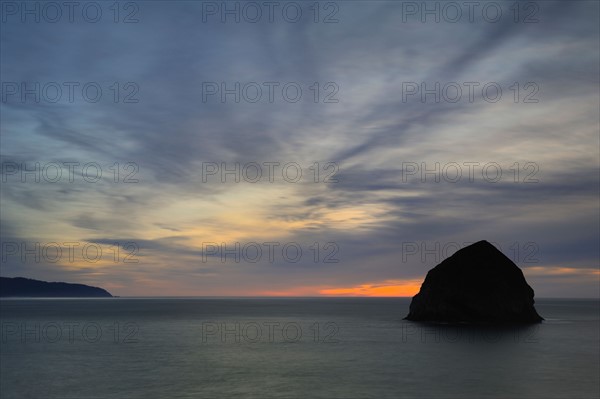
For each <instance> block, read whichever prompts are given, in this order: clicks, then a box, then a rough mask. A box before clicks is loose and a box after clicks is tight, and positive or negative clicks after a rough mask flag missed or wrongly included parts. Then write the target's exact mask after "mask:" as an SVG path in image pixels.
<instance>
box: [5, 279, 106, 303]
mask: <svg viewBox="0 0 600 399" xmlns="http://www.w3.org/2000/svg"><path fill="white" fill-rule="evenodd" d="M0 297H37V298H40V297H47V298H48V297H52V298H103V297H106V298H110V297H112V295H111V294H110V293H109V292H108V291H106V290H104V289H102V288H98V287H90V286H89V285H84V284H69V283H49V282H46V281H40V280H32V279H28V278H23V277H14V278H10V277H0Z"/></svg>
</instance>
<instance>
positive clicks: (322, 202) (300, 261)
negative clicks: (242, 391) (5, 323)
mask: <svg viewBox="0 0 600 399" xmlns="http://www.w3.org/2000/svg"><path fill="white" fill-rule="evenodd" d="M1 4H2V10H1V11H2V23H1V39H0V43H1V50H0V51H1V54H0V55H1V80H2V102H1V104H0V107H1V108H0V109H1V143H0V144H1V147H0V156H1V162H2V190H1V202H2V206H1V213H0V220H1V239H2V263H1V275H2V276H8V277H13V276H25V277H30V278H37V279H42V280H51V281H70V282H81V283H86V284H91V285H98V286H102V287H104V288H106V289H108V290H109V291H110V292H111V293H113V294H114V295H123V296H127V295H136V296H138V295H142V296H146V295H147V296H151V295H169V296H171V295H201V296H203V295H311V296H312V295H402V296H408V295H413V294H415V293H416V291H417V290H418V287H419V286H420V283H421V281H422V279H423V278H424V276H425V274H426V272H427V271H428V270H429V269H430V268H432V267H433V266H435V265H436V264H437V263H438V262H439V261H441V260H442V259H443V258H445V257H447V256H449V255H451V254H452V253H453V252H454V251H456V250H457V249H458V248H460V247H463V246H465V245H468V244H469V243H472V242H475V241H479V240H482V239H486V240H488V241H490V242H493V243H494V244H496V245H497V246H498V247H499V249H501V250H502V251H503V252H504V253H505V254H506V255H507V256H508V257H509V258H511V259H512V260H513V261H514V262H515V263H517V264H518V265H519V266H520V267H521V268H522V269H523V271H524V273H525V276H526V278H527V280H528V281H529V283H530V285H532V287H533V288H534V290H535V292H536V295H537V296H538V297H539V296H541V297H598V295H599V279H600V274H599V272H598V267H599V265H598V259H599V252H598V251H599V250H598V241H599V239H600V233H599V224H598V222H599V217H600V215H599V205H598V198H599V197H598V196H599V169H598V168H599V108H600V104H599V48H600V46H599V23H598V13H599V6H598V2H597V1H538V2H518V3H515V2H512V1H511V2H505V1H497V2H485V1H482V2H479V3H477V5H475V6H468V5H465V3H464V2H456V3H451V4H450V5H448V4H449V3H447V2H427V3H422V2H417V3H413V2H399V1H337V2H320V3H315V2H312V1H310V2H302V1H297V2H273V3H271V5H268V4H265V3H264V2H254V3H253V2H250V3H248V2H238V3H236V2H226V3H223V2H193V1H170V2H163V1H134V2H129V3H126V2H122V3H120V4H119V5H118V7H114V5H112V4H113V2H98V3H90V2H80V3H78V4H79V5H78V6H77V7H76V8H74V9H68V8H66V7H65V6H61V5H60V4H61V3H60V2H59V3H54V4H55V5H50V6H48V5H47V4H46V3H44V2H28V3H22V2H5V1H3V2H2V3H1ZM56 4H58V6H59V7H58V8H57V6H56ZM26 7H27V8H26ZM236 19H237V21H236ZM436 19H437V20H436ZM100 174H101V177H100Z"/></svg>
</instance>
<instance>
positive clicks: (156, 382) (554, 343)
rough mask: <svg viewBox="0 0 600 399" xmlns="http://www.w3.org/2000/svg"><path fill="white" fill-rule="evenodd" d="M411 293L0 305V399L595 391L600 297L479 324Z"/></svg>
mask: <svg viewBox="0 0 600 399" xmlns="http://www.w3.org/2000/svg"><path fill="white" fill-rule="evenodd" d="M409 304H410V298H109V299H3V300H1V301H0V321H1V327H2V330H1V333H2V337H1V342H0V397H1V398H2V399H11V398H15V399H23V398H41V399H54V398H56V399H69V398H73V399H87V398H90V399H91V398H111V399H112V398H118V399H129V398H139V399H149V398H160V399H163V398H165V399H166V398H303V399H304V398H432V399H433V398H477V399H482V398H502V399H506V398H531V399H533V398H535V399H549V398H577V399H584V398H599V397H600V382H599V379H600V366H599V362H600V360H599V359H600V344H599V342H600V306H599V301H598V300H576V299H571V300H567V299H537V300H536V309H537V310H538V313H540V315H542V316H543V317H544V318H545V319H546V320H545V322H544V323H542V324H539V325H533V326H528V327H523V328H516V327H514V328H513V327H507V328H504V329H502V330H498V329H494V330H491V329H474V328H470V327H458V326H442V325H430V324H420V323H413V322H408V321H405V320H402V318H403V317H404V316H406V314H407V313H408V306H409Z"/></svg>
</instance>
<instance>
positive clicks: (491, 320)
mask: <svg viewBox="0 0 600 399" xmlns="http://www.w3.org/2000/svg"><path fill="white" fill-rule="evenodd" d="M533 304H534V300H533V289H532V288H531V287H530V286H529V284H527V281H525V277H524V276H523V272H522V271H521V269H519V267H518V266H517V265H515V264H514V263H513V262H512V261H511V260H510V259H509V258H507V257H506V256H505V255H504V254H503V253H502V252H500V251H499V250H498V249H496V247H494V246H493V245H492V244H490V243H489V242H487V241H479V242H477V243H475V244H472V245H469V246H468V247H465V248H462V249H461V250H459V251H457V252H456V253H455V254H454V255H452V256H450V257H449V258H447V259H445V260H444V261H443V262H442V263H440V264H439V265H437V266H436V267H434V268H433V269H431V270H430V271H429V272H428V273H427V276H426V277H425V281H424V282H423V284H422V285H421V290H420V291H419V293H418V294H417V295H415V296H414V297H413V299H412V302H411V304H410V312H409V314H408V316H406V319H407V320H412V321H430V322H449V323H463V322H466V323H486V324H507V323H519V324H523V323H539V322H541V321H542V320H544V319H543V318H542V317H541V316H540V315H539V314H538V313H537V312H536V310H535V308H534V306H533Z"/></svg>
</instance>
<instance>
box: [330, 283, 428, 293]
mask: <svg viewBox="0 0 600 399" xmlns="http://www.w3.org/2000/svg"><path fill="white" fill-rule="evenodd" d="M420 289H421V280H386V281H384V282H382V283H365V284H361V285H358V286H354V287H347V288H328V289H322V290H320V291H319V294H321V295H329V296H373V297H378V296H381V297H390V296H392V297H393V296H400V297H412V296H415V295H416V294H417V293H418V292H419V290H420Z"/></svg>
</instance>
